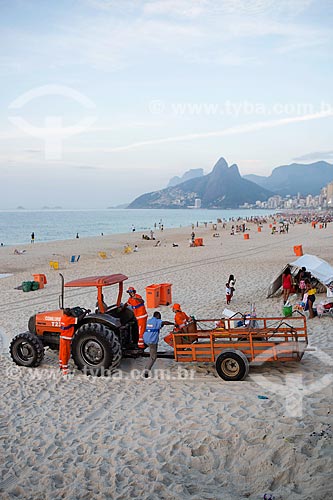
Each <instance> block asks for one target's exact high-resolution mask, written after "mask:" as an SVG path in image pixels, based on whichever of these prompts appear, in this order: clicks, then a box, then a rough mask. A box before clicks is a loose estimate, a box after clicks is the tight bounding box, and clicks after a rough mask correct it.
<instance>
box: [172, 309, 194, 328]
mask: <svg viewBox="0 0 333 500" xmlns="http://www.w3.org/2000/svg"><path fill="white" fill-rule="evenodd" d="M189 319H190V318H189V317H188V316H187V314H186V313H184V312H183V311H178V312H176V314H175V323H176V328H175V330H176V331H179V330H181V329H182V328H184V326H186V321H188V320H189Z"/></svg>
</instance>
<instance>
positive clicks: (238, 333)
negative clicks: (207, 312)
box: [173, 313, 308, 380]
mask: <svg viewBox="0 0 333 500" xmlns="http://www.w3.org/2000/svg"><path fill="white" fill-rule="evenodd" d="M235 325H239V326H235ZM192 330H193V329H192ZM191 333H195V336H192V335H191V336H189V335H188V333H187V332H181V333H173V346H174V356H175V360H176V361H178V362H182V363H186V362H187V363H188V362H212V363H214V362H215V366H216V371H217V373H218V375H219V376H220V377H221V378H222V379H224V380H243V379H244V378H245V377H246V376H247V374H248V372H249V363H262V362H265V361H300V360H301V359H302V357H303V354H304V351H305V349H306V347H307V345H308V336H307V328H306V318H305V316H304V315H303V314H299V315H298V316H294V317H290V318H288V321H286V319H285V318H248V317H246V316H244V315H242V314H241V313H236V314H235V315H234V316H232V317H231V318H230V319H215V320H214V319H203V320H197V321H196V327H195V331H191ZM193 339H195V340H194V341H193Z"/></svg>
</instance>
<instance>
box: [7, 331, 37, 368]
mask: <svg viewBox="0 0 333 500" xmlns="http://www.w3.org/2000/svg"><path fill="white" fill-rule="evenodd" d="M9 350H10V355H11V357H12V360H13V361H14V363H16V364H17V365H18V366H29V367H35V366H39V365H40V364H41V362H42V361H43V358H44V346H43V343H42V341H41V340H40V339H39V338H38V337H37V335H34V334H33V333H30V332H26V333H20V334H19V335H16V337H14V338H13V340H12V342H11V344H10V347H9Z"/></svg>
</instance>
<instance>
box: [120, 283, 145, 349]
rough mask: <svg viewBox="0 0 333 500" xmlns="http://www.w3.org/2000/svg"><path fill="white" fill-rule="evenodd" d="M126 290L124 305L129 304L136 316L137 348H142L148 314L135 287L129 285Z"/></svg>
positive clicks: (143, 346)
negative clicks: (127, 296)
mask: <svg viewBox="0 0 333 500" xmlns="http://www.w3.org/2000/svg"><path fill="white" fill-rule="evenodd" d="M126 292H127V293H128V294H129V296H130V297H129V299H128V301H127V302H126V304H125V305H126V306H129V307H130V308H131V309H132V310H133V312H134V316H135V317H136V320H137V322H138V327H139V340H138V347H139V349H144V348H145V344H144V341H143V334H144V333H145V330H146V324H147V318H148V314H147V311H146V308H145V301H144V300H143V298H142V297H141V295H139V294H138V293H136V290H135V288H133V287H132V286H130V287H129V288H128V289H127V290H126Z"/></svg>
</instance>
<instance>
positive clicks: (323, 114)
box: [70, 109, 333, 153]
mask: <svg viewBox="0 0 333 500" xmlns="http://www.w3.org/2000/svg"><path fill="white" fill-rule="evenodd" d="M331 116H333V109H329V110H327V111H320V112H318V113H311V114H307V115H302V116H293V117H289V118H280V119H278V120H266V121H261V122H252V123H247V124H244V125H238V126H235V127H230V128H227V129H224V130H216V131H211V132H201V133H200V132H199V133H194V134H186V135H179V136H171V137H164V138H161V139H153V140H146V141H138V142H133V143H131V144H127V145H124V146H115V147H111V148H102V147H100V148H98V149H94V148H92V149H89V148H86V149H81V148H80V149H75V150H71V151H70V152H71V153H89V152H96V151H98V152H100V153H101V152H103V153H115V152H119V151H129V150H131V149H137V148H142V147H146V146H154V145H158V144H166V143H176V142H185V141H193V140H198V139H207V138H210V137H223V136H227V135H235V134H244V133H247V132H256V131H257V130H263V129H269V128H274V127H281V126H284V125H289V124H291V123H299V122H306V121H312V120H319V119H321V118H328V117H331Z"/></svg>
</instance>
